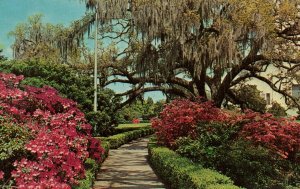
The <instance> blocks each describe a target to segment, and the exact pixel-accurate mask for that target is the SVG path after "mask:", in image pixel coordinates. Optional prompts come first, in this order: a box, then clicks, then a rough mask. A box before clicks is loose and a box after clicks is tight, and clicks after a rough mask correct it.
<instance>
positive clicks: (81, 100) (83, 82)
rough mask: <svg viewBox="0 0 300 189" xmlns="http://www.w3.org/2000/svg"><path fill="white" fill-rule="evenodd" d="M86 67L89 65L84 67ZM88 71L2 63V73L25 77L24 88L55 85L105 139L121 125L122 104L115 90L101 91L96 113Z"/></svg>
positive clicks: (38, 63)
mask: <svg viewBox="0 0 300 189" xmlns="http://www.w3.org/2000/svg"><path fill="white" fill-rule="evenodd" d="M81 66H86V65H81ZM83 70H84V69H82V68H81V67H80V68H77V67H75V66H72V65H67V64H60V63H51V64H50V63H49V62H45V61H15V60H13V61H5V62H1V63H0V72H6V73H13V74H16V75H24V76H25V78H24V80H22V81H21V84H23V85H30V86H35V87H44V86H51V87H53V88H55V89H56V90H57V91H59V94H61V95H63V96H64V97H67V98H69V99H72V100H73V101H75V102H77V103H78V104H77V106H78V108H79V109H80V110H81V111H82V112H84V113H85V115H87V116H86V118H87V120H88V121H89V123H90V124H91V125H92V126H93V135H95V136H99V135H100V136H103V135H105V134H106V133H107V131H109V130H111V129H113V128H114V126H117V125H118V123H117V122H118V121H117V117H116V109H117V106H119V104H120V102H121V100H122V99H121V98H120V97H115V93H114V91H112V90H110V89H101V90H100V91H99V94H98V99H97V100H98V104H99V106H98V111H97V112H96V113H95V112H94V111H93V101H92V98H91V97H92V96H93V94H94V89H93V78H92V77H90V76H89V74H87V73H86V72H84V71H83Z"/></svg>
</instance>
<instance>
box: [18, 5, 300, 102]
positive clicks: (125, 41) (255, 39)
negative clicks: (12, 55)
mask: <svg viewBox="0 0 300 189" xmlns="http://www.w3.org/2000/svg"><path fill="white" fill-rule="evenodd" d="M84 2H85V3H86V5H87V10H88V11H87V14H86V15H85V16H84V17H83V18H82V19H81V20H78V21H75V22H74V23H73V24H72V25H71V26H70V28H69V29H66V28H65V29H61V30H62V31H64V32H63V33H64V34H63V35H54V36H56V37H55V40H54V44H55V45H54V46H56V47H65V48H63V49H64V50H61V48H58V49H60V51H59V52H60V53H61V54H60V56H61V57H65V56H68V55H66V54H68V52H72V50H71V49H76V48H77V47H80V44H81V43H82V41H83V40H84V38H83V37H82V36H84V34H86V33H88V34H89V33H90V31H91V27H92V26H93V25H94V24H95V20H96V16H95V15H96V14H97V17H98V22H99V23H98V25H99V27H98V33H99V34H100V35H99V36H100V37H99V38H98V39H97V40H98V41H99V42H102V43H107V42H108V41H109V42H111V44H110V45H107V46H106V47H105V48H103V46H102V47H100V48H99V49H97V50H98V52H100V54H101V56H99V60H100V66H99V77H100V81H101V83H100V84H101V86H103V87H105V86H108V85H110V84H112V83H127V84H129V85H130V86H131V88H130V89H129V90H128V91H125V92H124V93H120V94H117V96H126V97H127V101H126V102H124V104H123V105H126V104H127V103H129V102H132V101H133V100H134V99H136V97H140V96H141V95H142V94H143V93H145V92H149V91H162V92H163V93H165V94H166V95H168V96H181V97H185V98H191V99H193V98H196V97H198V96H202V97H204V98H207V99H212V100H213V101H214V102H215V103H216V105H217V106H221V105H222V103H223V102H224V101H225V99H231V100H232V102H233V103H236V101H238V99H239V97H238V95H237V94H236V92H235V91H234V89H235V87H236V85H238V84H239V83H241V82H245V81H247V80H248V79H251V78H256V79H258V80H260V81H263V82H265V83H267V84H268V85H269V86H270V87H271V88H272V89H273V90H274V91H276V92H278V93H280V94H282V95H283V96H284V98H285V100H286V103H287V104H289V105H294V106H296V107H298V108H300V105H299V103H298V99H296V98H294V97H293V96H292V95H291V93H290V92H289V91H290V90H287V89H288V88H290V87H291V85H292V83H293V82H298V80H297V79H295V78H299V74H298V72H297V71H298V70H299V62H300V54H299V45H300V38H299V35H300V22H299V21H300V16H299V15H300V13H299V12H300V10H299V9H300V5H299V1H298V0H277V1H270V0H211V1H206V0H167V1H161V0H131V1H124V0H85V1H84ZM95 13H96V14H95ZM37 20H38V19H37ZM33 23H35V22H33ZM37 23H39V22H37ZM35 25H36V24H33V26H35ZM37 26H40V24H37ZM29 28H30V29H29V31H31V30H32V29H33V28H40V27H29ZM42 28H43V27H42ZM36 31H40V30H39V29H38V30H36ZM27 33H28V32H27ZM31 33H32V32H29V34H31ZM42 33H43V32H42ZM48 33H51V32H48ZM58 33H60V32H58ZM33 34H39V35H29V37H32V36H41V35H40V32H33ZM19 36H22V35H19ZM57 36H60V37H57ZM22 38H25V39H26V37H21V38H20V39H22ZM17 39H18V38H16V42H18V40H17ZM38 39H40V38H38ZM45 39H48V38H47V37H45ZM21 41H22V40H21ZM25 41H26V40H25ZM44 41H48V40H44ZM50 41H51V40H50ZM22 43H23V42H22ZM22 43H21V44H22ZM16 44H18V43H15V45H16ZM26 44H27V42H26ZM38 44H42V43H38ZM21 46H22V45H21ZM29 46H30V45H29ZM50 46H51V45H50ZM16 49H18V48H16ZM42 49H43V48H42ZM77 49H78V48H77ZM66 52H67V53H66ZM88 57H89V59H91V56H88ZM86 60H87V59H86ZM86 68H87V70H88V73H90V71H91V69H92V66H88V67H86ZM266 71H268V72H269V74H268V75H267V74H264V73H265V72H266ZM233 99H236V100H235V101H234V100H233Z"/></svg>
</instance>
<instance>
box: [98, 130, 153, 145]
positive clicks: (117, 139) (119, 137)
mask: <svg viewBox="0 0 300 189" xmlns="http://www.w3.org/2000/svg"><path fill="white" fill-rule="evenodd" d="M151 134H153V130H152V129H151V128H141V129H137V130H133V131H128V132H123V133H120V134H116V135H112V136H109V137H97V138H98V139H100V140H101V141H105V142H108V143H109V147H110V149H116V148H119V147H120V146H122V145H123V144H126V143H128V142H130V141H132V140H136V139H138V138H141V137H144V136H148V135H151Z"/></svg>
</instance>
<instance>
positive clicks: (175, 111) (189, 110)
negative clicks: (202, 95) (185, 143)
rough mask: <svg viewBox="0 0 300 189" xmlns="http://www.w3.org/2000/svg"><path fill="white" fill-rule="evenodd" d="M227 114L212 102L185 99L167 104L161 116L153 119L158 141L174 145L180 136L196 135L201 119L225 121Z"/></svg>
mask: <svg viewBox="0 0 300 189" xmlns="http://www.w3.org/2000/svg"><path fill="white" fill-rule="evenodd" d="M225 119H227V115H226V114H225V113H224V112H222V111H221V110H220V109H218V108H216V107H214V105H213V103H212V102H203V103H201V102H200V101H197V102H192V101H189V100H185V99H178V100H174V101H172V102H171V103H170V104H168V105H166V106H165V109H164V110H163V111H162V112H161V113H160V116H159V118H156V119H153V120H152V127H153V128H154V130H155V134H156V136H157V137H158V141H159V142H160V143H162V144H165V145H167V146H170V147H171V146H173V145H174V142H175V140H176V139H178V138H179V137H185V136H190V137H192V138H194V137H196V128H197V127H196V125H197V123H198V122H199V121H224V120H225Z"/></svg>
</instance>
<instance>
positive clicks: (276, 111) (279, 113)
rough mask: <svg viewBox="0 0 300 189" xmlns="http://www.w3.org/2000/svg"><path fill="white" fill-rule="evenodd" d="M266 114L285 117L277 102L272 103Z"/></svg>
mask: <svg viewBox="0 0 300 189" xmlns="http://www.w3.org/2000/svg"><path fill="white" fill-rule="evenodd" d="M268 112H269V113H271V114H273V115H274V116H276V117H284V116H286V112H285V109H284V108H283V107H282V106H281V105H280V104H279V103H278V102H273V103H272V107H271V108H269V109H268Z"/></svg>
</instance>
